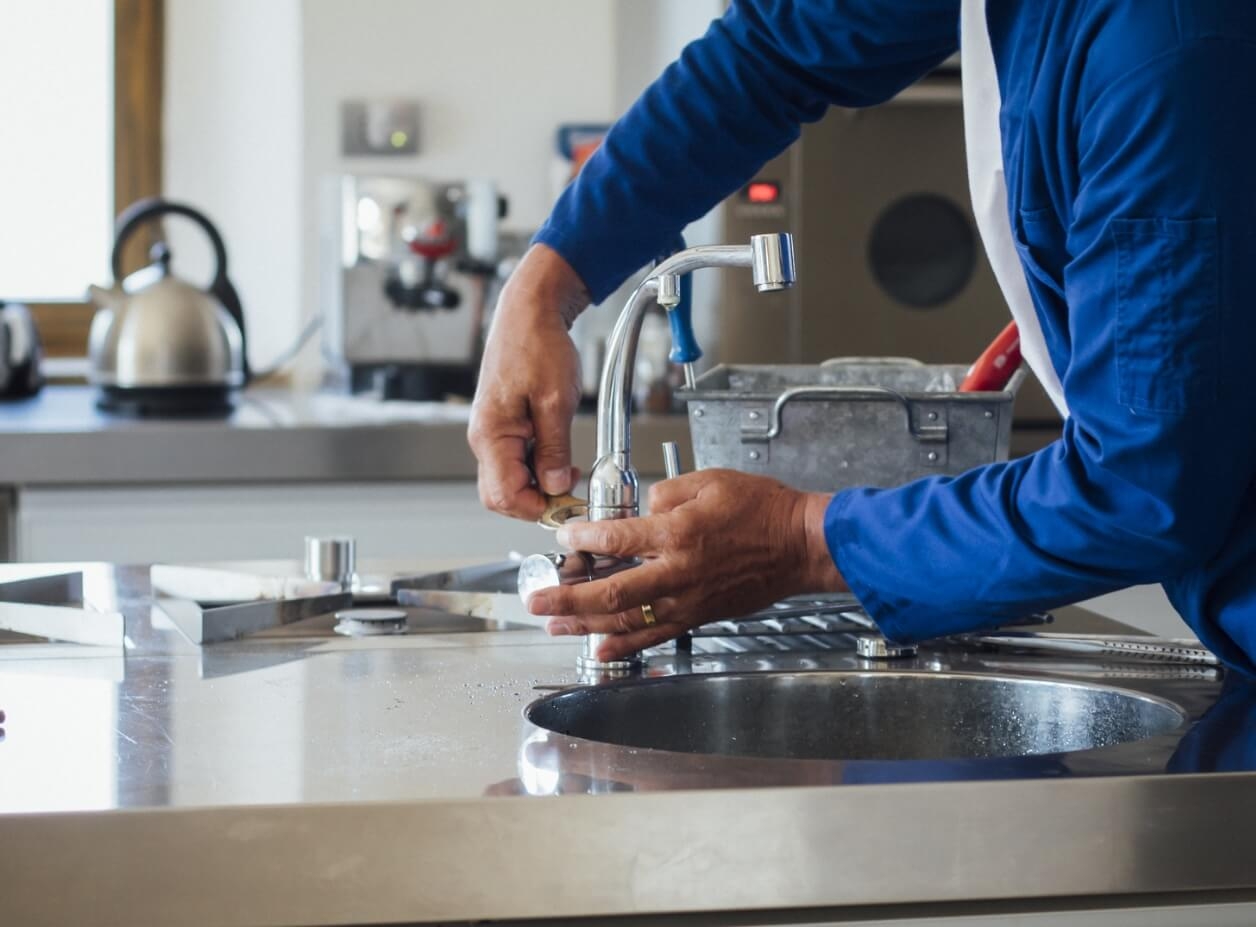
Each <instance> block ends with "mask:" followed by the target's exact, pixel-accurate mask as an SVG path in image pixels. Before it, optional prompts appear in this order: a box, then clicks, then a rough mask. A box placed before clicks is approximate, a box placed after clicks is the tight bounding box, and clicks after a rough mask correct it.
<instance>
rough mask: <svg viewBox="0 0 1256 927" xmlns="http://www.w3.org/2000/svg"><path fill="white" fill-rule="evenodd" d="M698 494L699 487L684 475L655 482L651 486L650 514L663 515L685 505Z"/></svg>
mask: <svg viewBox="0 0 1256 927" xmlns="http://www.w3.org/2000/svg"><path fill="white" fill-rule="evenodd" d="M697 494H698V493H697V487H695V486H694V485H693V483H692V481H690V480H686V479H684V477H673V478H672V479H670V480H663V482H661V483H655V484H654V485H653V486H651V487H650V492H649V508H650V514H651V515H662V514H664V513H666V512H670V511H671V510H672V509H674V508H676V507H677V506H679V505H684V504H685V503H686V502H688V501H689V500H690V499H692V498H694V496H696V495H697Z"/></svg>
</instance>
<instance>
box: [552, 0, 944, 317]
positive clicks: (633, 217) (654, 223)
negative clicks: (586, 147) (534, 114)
mask: <svg viewBox="0 0 1256 927" xmlns="http://www.w3.org/2000/svg"><path fill="white" fill-rule="evenodd" d="M958 31H959V0H831V2H824V3H821V2H806V0H735V2H734V3H733V5H732V7H731V9H730V10H729V12H728V13H727V14H726V15H725V16H724V17H723V18H722V19H719V20H716V21H715V22H714V23H712V25H711V28H710V30H709V31H708V32H707V34H706V35H705V36H704V37H702V38H701V39H699V40H697V41H695V42H693V43H691V44H690V45H689V46H688V47H687V48H686V49H685V50H684V52H683V53H682V55H681V57H680V59H679V60H678V61H677V62H676V63H675V64H673V65H671V66H670V67H669V68H668V69H667V70H666V71H665V72H664V73H663V75H662V76H661V77H660V78H659V79H658V80H657V81H656V82H655V83H654V84H653V85H652V86H651V87H650V88H649V89H648V90H646V91H645V93H644V94H643V95H642V96H641V98H640V99H639V100H637V102H636V103H635V104H634V105H633V106H632V108H631V109H629V111H628V112H627V113H626V114H625V115H624V116H623V118H622V119H620V120H619V121H618V122H617V123H616V124H615V125H614V127H613V128H612V129H611V131H610V133H609V134H608V135H607V137H606V139H605V141H604V142H603V144H602V146H601V148H600V149H599V150H598V151H597V153H596V154H594V156H593V157H592V158H590V159H589V161H588V163H587V164H586V165H585V166H584V169H583V170H581V172H580V175H579V176H578V178H577V179H576V181H575V182H574V183H572V184H571V185H570V186H569V187H568V188H567V190H566V191H565V192H564V193H563V195H562V197H561V198H560V199H559V201H558V203H557V205H556V206H555V207H554V211H553V213H552V214H551V215H550V217H549V219H548V221H547V222H546V223H545V225H544V226H543V227H542V228H541V230H540V232H539V233H538V234H537V236H536V239H535V240H536V241H539V242H542V243H544V244H547V245H549V246H550V247H551V248H553V249H554V250H556V251H557V252H558V253H559V254H561V255H562V256H563V257H564V258H565V259H566V260H567V262H568V263H569V264H571V265H572V267H573V268H575V270H576V272H577V273H578V274H580V276H581V278H582V279H583V280H584V282H585V285H586V286H587V287H588V289H589V292H590V294H591V295H592V298H593V301H594V302H601V301H602V300H603V299H604V298H605V297H606V296H608V295H609V294H610V293H611V292H613V291H614V290H615V288H616V287H617V286H619V284H620V283H622V282H623V281H624V279H625V278H626V277H627V276H628V275H629V274H631V273H632V272H633V271H635V270H636V269H637V268H639V267H641V266H642V265H643V264H645V263H646V262H647V261H648V260H650V259H651V258H652V257H654V256H655V255H656V254H658V253H659V250H660V248H661V247H662V246H663V245H664V244H665V243H666V242H668V241H670V240H672V239H673V238H675V237H676V235H678V234H679V233H680V231H681V229H683V228H684V227H685V226H686V225H688V224H689V223H690V222H692V221H694V220H695V219H698V218H700V217H701V216H703V215H704V214H706V213H707V212H708V211H709V210H710V209H711V208H712V207H713V206H715V205H716V204H717V203H719V202H720V201H721V200H722V199H724V198H725V197H727V196H728V195H729V194H730V193H732V192H733V191H734V190H736V189H737V188H738V187H739V186H740V185H741V184H743V183H744V182H745V181H746V180H747V179H748V178H749V177H751V176H753V174H754V172H755V171H756V170H758V169H759V168H760V167H761V166H762V165H763V164H764V163H765V162H766V161H768V160H770V159H771V158H773V157H775V156H776V155H777V154H779V153H780V152H781V151H783V150H784V149H785V148H786V147H788V146H789V144H790V143H791V142H793V141H794V140H795V139H796V138H797V137H798V132H799V126H800V125H801V124H802V123H804V122H810V121H814V120H816V119H819V118H820V117H821V116H822V115H823V114H824V111H825V109H826V108H827V107H828V105H829V104H838V105H842V106H852V107H853V106H868V105H871V104H874V103H879V102H882V101H884V100H886V99H889V98H890V97H892V96H893V95H894V94H895V93H897V92H898V91H900V90H902V89H903V88H904V87H906V86H908V85H909V84H911V83H913V82H914V81H915V80H916V79H917V78H919V77H920V76H922V75H923V74H925V73H927V72H928V71H929V70H931V69H932V68H933V67H935V66H936V65H937V64H939V63H940V62H941V61H942V60H944V59H945V58H946V57H947V56H948V55H950V54H951V53H953V52H954V51H955V49H956V47H957V43H958Z"/></svg>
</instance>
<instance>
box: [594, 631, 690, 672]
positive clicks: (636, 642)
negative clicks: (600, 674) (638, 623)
mask: <svg viewBox="0 0 1256 927" xmlns="http://www.w3.org/2000/svg"><path fill="white" fill-rule="evenodd" d="M688 630H689V628H687V627H686V626H684V625H682V624H671V623H666V622H665V623H663V624H656V625H652V626H650V627H648V628H642V629H641V630H640V631H631V632H629V633H627V634H612V635H611V636H610V637H608V638H606V639H605V640H604V641H602V643H601V645H600V646H599V647H598V649H597V658H598V659H599V660H601V661H602V662H603V663H609V662H611V661H612V660H620V659H623V658H624V657H626V656H628V655H629V654H634V653H637V652H638V651H640V650H647V649H649V648H650V647H657V646H658V645H659V644H661V643H663V642H664V641H670V640H672V639H673V638H676V637H680V635H682V634H684V633H685V632H686V631H688Z"/></svg>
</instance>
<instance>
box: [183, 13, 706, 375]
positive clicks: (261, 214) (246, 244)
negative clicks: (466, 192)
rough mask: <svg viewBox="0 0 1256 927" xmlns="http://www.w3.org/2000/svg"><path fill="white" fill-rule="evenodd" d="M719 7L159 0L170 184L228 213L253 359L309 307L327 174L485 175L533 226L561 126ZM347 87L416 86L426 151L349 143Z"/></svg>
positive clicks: (186, 246)
mask: <svg viewBox="0 0 1256 927" xmlns="http://www.w3.org/2000/svg"><path fill="white" fill-rule="evenodd" d="M722 8H723V2H722V0H684V2H679V0H544V2H532V3H520V2H514V3H508V2H504V0H456V2H450V0H370V2H361V0H359V2H353V0H265V2H257V0H212V2H206V0H168V5H167V34H166V41H167V63H166V104H165V119H166V151H165V171H166V191H167V194H168V195H170V196H172V197H177V198H181V199H186V200H188V201H190V202H191V203H193V204H195V205H198V206H201V207H203V208H204V210H205V211H206V212H208V213H209V214H210V216H211V217H212V218H213V219H214V220H215V221H216V222H217V223H218V224H219V225H220V228H221V231H222V233H223V235H224V237H225V239H226V242H227V246H228V249H229V252H230V256H231V264H232V277H233V279H234V281H235V283H236V286H237V288H238V289H239V290H240V295H241V299H242V301H243V303H244V307H245V312H246V314H247V316H248V323H249V328H250V336H251V339H252V345H251V350H250V356H251V357H252V359H253V361H254V363H255V364H257V365H264V364H267V363H269V362H270V360H271V359H272V358H273V357H275V356H276V355H277V354H278V352H279V351H281V350H282V349H283V348H285V347H286V346H287V345H288V344H289V343H290V341H291V340H292V339H293V338H294V337H295V336H296V334H297V333H298V331H299V330H300V328H301V326H302V324H303V322H304V320H305V319H308V318H310V317H311V316H312V315H313V314H314V313H315V312H316V311H317V306H318V277H319V273H318V269H319V265H318V261H319V253H318V241H319V222H320V218H321V217H320V212H321V208H320V196H321V192H320V188H321V186H322V185H323V184H324V183H325V181H326V178H328V177H330V176H334V175H335V174H337V173H339V172H342V171H346V170H353V171H362V172H370V171H376V172H381V173H397V174H417V175H420V176H427V177H432V178H435V179H454V178H461V177H469V176H485V177H493V178H495V179H497V181H498V182H499V184H500V187H501V189H502V191H503V192H504V193H505V194H506V195H507V196H508V197H509V198H510V201H511V217H510V219H509V220H508V221H507V223H506V224H507V225H508V226H509V227H511V228H515V229H521V230H531V229H534V228H535V227H536V226H538V225H539V224H540V223H541V222H542V221H543V220H544V218H545V215H546V214H547V213H548V211H549V207H550V205H551V202H552V195H553V194H552V189H551V186H550V182H549V173H550V172H549V166H550V159H551V157H552V150H553V134H554V129H555V127H556V126H557V125H558V124H560V123H562V122H574V121H581V122H583V121H591V122H607V121H611V120H613V119H614V117H615V116H616V115H617V114H618V113H619V112H621V111H622V110H623V109H624V108H626V107H627V106H628V105H629V104H630V103H631V102H632V100H633V99H635V98H636V96H637V95H638V94H639V93H640V92H641V90H642V89H643V88H644V87H645V85H646V84H647V83H648V82H649V80H651V79H652V78H653V77H654V76H655V75H657V73H658V72H659V71H660V70H662V68H663V67H664V66H665V65H666V63H667V62H669V61H671V60H672V59H673V58H674V57H675V56H676V54H678V53H679V51H680V48H681V47H683V45H684V43H685V42H687V41H689V40H690V39H691V38H694V37H696V36H697V35H699V34H701V33H702V32H703V31H704V30H705V28H706V25H707V23H708V22H709V21H710V19H711V18H713V17H714V16H717V15H719V13H720V12H721V10H722ZM353 97H412V98H414V99H417V100H418V101H419V102H420V104H421V107H422V116H421V118H422V129H421V132H420V152H419V154H418V155H417V156H413V157H409V158H383V159H345V158H342V157H341V156H340V154H339V125H340V123H339V104H340V101H341V100H343V99H345V98H353ZM182 225H183V224H182V223H171V238H172V246H173V247H174V248H175V250H176V262H177V263H178V265H179V267H181V268H184V270H183V271H181V272H185V273H189V274H194V275H196V276H197V279H200V280H205V279H207V277H208V274H209V270H208V258H207V252H206V251H205V250H204V248H203V246H202V245H201V244H200V242H199V241H198V240H197V239H196V236H195V234H194V233H192V232H191V231H190V230H188V229H185V228H183V227H182ZM709 235H710V233H709V231H707V232H703V231H702V230H701V229H699V230H697V231H696V232H695V233H694V235H693V237H694V239H695V240H705V239H706V238H708V237H709ZM608 314H609V313H608ZM316 341H317V339H316ZM313 355H314V352H313V351H310V352H307V355H306V356H307V358H311V359H312V358H313Z"/></svg>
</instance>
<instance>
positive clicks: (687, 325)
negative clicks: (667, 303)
mask: <svg viewBox="0 0 1256 927" xmlns="http://www.w3.org/2000/svg"><path fill="white" fill-rule="evenodd" d="M692 297H693V281H692V280H691V279H690V275H689V274H685V275H684V276H683V277H681V278H680V302H679V303H677V304H676V306H675V307H673V308H671V309H668V310H667V323H668V324H669V325H670V326H671V328H672V351H671V353H670V354H668V355H667V359H668V360H670V361H671V362H672V363H673V364H692V363H694V362H695V361H697V360H698V359H699V358H701V357H702V348H700V347H698V339H697V338H695V337H694V335H693V311H692V308H691V307H692V305H693V298H692Z"/></svg>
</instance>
